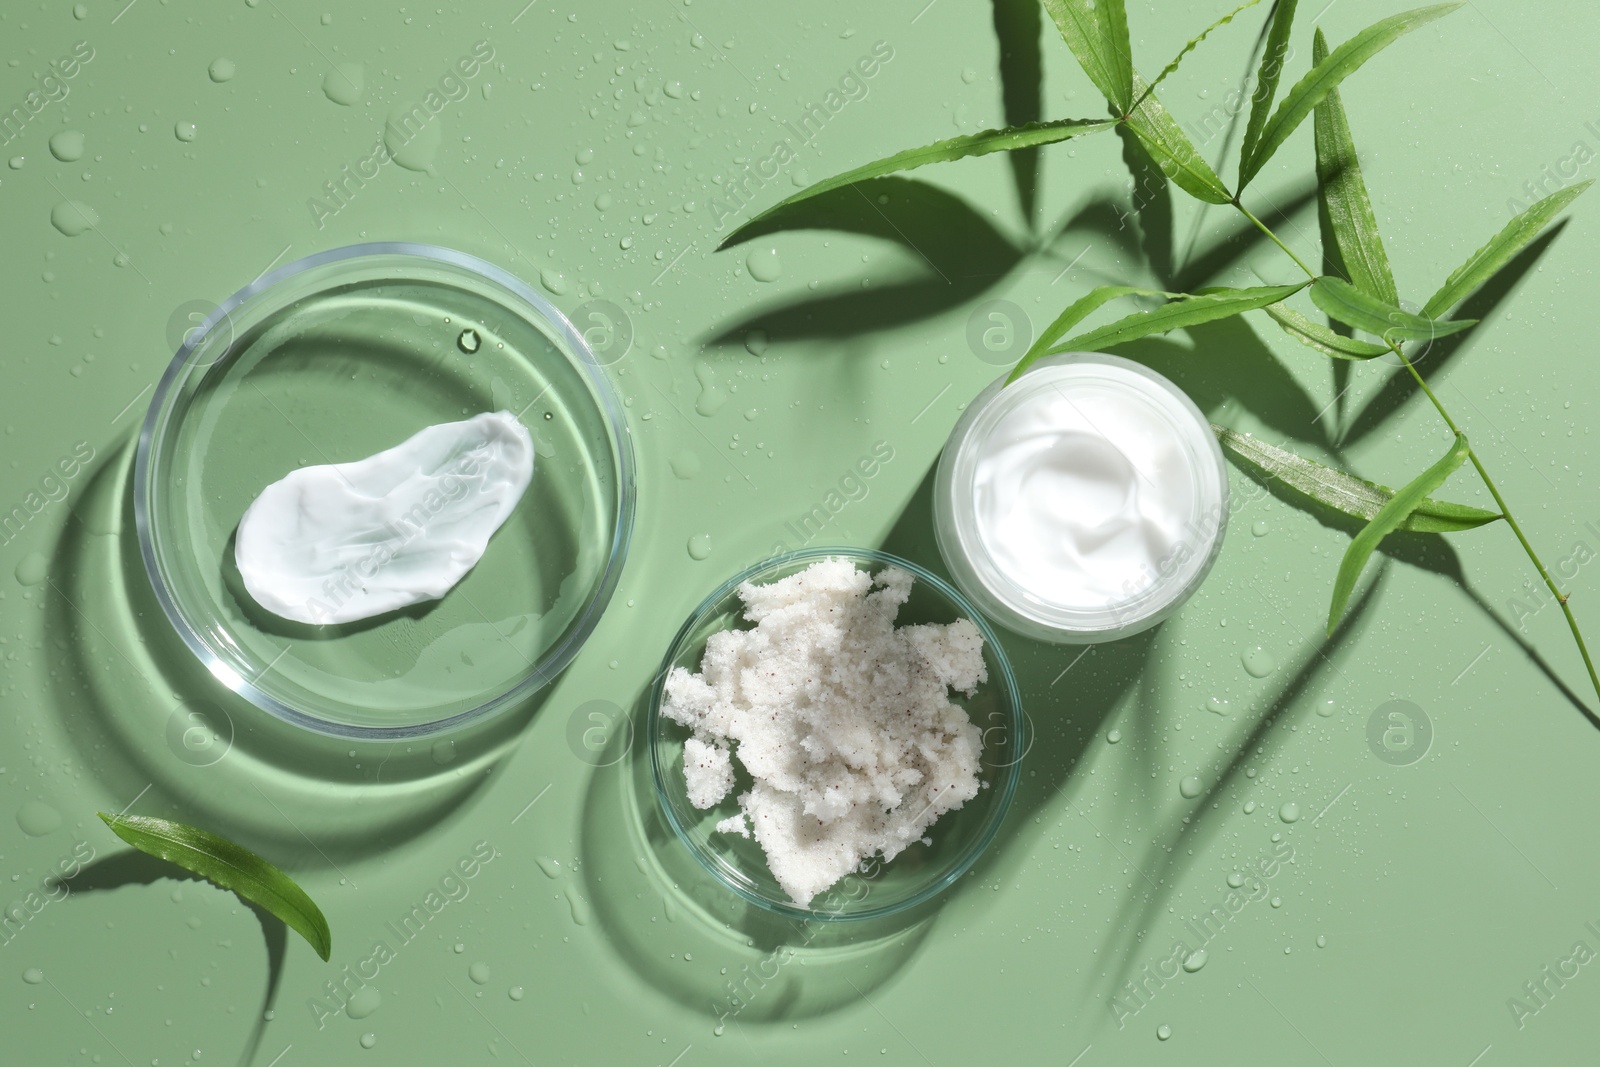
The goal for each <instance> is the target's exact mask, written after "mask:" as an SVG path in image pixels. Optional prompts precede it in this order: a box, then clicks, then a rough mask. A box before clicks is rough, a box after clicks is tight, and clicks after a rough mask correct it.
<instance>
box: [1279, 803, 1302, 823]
mask: <svg viewBox="0 0 1600 1067" xmlns="http://www.w3.org/2000/svg"><path fill="white" fill-rule="evenodd" d="M1278 818H1280V819H1282V820H1283V821H1284V822H1299V821H1300V805H1298V804H1296V803H1295V802H1294V801H1292V800H1291V801H1289V802H1288V803H1286V804H1284V806H1283V807H1281V808H1279V809H1278Z"/></svg>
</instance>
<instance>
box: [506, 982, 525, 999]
mask: <svg viewBox="0 0 1600 1067" xmlns="http://www.w3.org/2000/svg"><path fill="white" fill-rule="evenodd" d="M506 996H508V997H510V998H511V999H512V1000H521V999H522V998H523V996H524V994H523V990H522V987H521V986H519V985H514V986H512V987H511V988H510V989H508V990H506Z"/></svg>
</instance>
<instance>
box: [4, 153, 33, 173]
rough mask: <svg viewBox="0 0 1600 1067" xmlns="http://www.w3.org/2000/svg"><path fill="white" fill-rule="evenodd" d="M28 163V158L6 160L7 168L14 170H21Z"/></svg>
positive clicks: (19, 157) (18, 157) (13, 157)
mask: <svg viewBox="0 0 1600 1067" xmlns="http://www.w3.org/2000/svg"><path fill="white" fill-rule="evenodd" d="M27 161H28V157H27V156H12V157H11V158H10V159H8V160H6V166H8V167H10V168H11V169H12V170H21V169H22V165H23V164H24V163H26V162H27Z"/></svg>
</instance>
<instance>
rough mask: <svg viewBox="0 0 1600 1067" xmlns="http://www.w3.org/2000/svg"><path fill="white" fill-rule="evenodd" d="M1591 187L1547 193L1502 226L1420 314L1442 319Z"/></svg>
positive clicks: (1586, 184) (1581, 184)
mask: <svg viewBox="0 0 1600 1067" xmlns="http://www.w3.org/2000/svg"><path fill="white" fill-rule="evenodd" d="M1593 184H1594V179H1593V178H1591V179H1589V180H1588V181H1582V182H1579V183H1578V184H1576V185H1569V186H1568V187H1567V188H1565V189H1562V190H1560V191H1559V192H1555V193H1551V194H1550V195H1549V196H1547V197H1545V198H1544V199H1543V200H1540V201H1539V202H1538V203H1536V204H1534V205H1533V206H1532V207H1530V208H1528V209H1527V210H1526V211H1524V212H1522V213H1521V214H1519V215H1518V216H1517V217H1516V218H1514V219H1512V220H1511V221H1510V222H1508V223H1506V225H1505V228H1504V229H1502V230H1501V231H1500V232H1499V233H1497V234H1495V235H1494V236H1493V237H1492V238H1490V239H1489V243H1488V244H1486V245H1484V246H1483V247H1482V248H1480V249H1478V250H1477V251H1476V252H1474V253H1472V255H1471V256H1469V257H1468V259H1467V261H1466V262H1465V263H1463V264H1461V266H1459V267H1457V268H1456V270H1455V273H1453V274H1451V275H1450V277H1448V278H1446V279H1445V283H1444V284H1443V285H1442V286H1440V287H1439V291H1438V292H1437V293H1434V294H1433V295H1432V296H1431V297H1429V298H1428V302H1427V303H1426V304H1424V305H1422V313H1423V314H1424V315H1429V316H1435V315H1443V314H1444V313H1445V312H1447V311H1449V310H1450V309H1451V308H1453V307H1455V306H1456V305H1457V304H1459V303H1461V301H1463V300H1465V299H1466V298H1467V297H1468V296H1470V295H1472V291H1473V290H1474V289H1476V288H1478V286H1480V285H1482V284H1483V283H1484V282H1486V281H1488V280H1489V279H1490V278H1491V277H1493V276H1494V273H1495V271H1497V270H1499V269H1500V268H1501V267H1503V266H1505V265H1506V264H1507V263H1509V262H1511V260H1512V259H1513V258H1515V256H1516V254H1517V253H1518V252H1521V251H1522V250H1523V249H1524V248H1526V247H1528V242H1530V241H1532V240H1533V239H1534V238H1535V237H1537V236H1539V232H1540V231H1541V230H1543V229H1544V228H1545V227H1546V226H1548V225H1550V220H1552V219H1554V218H1555V217H1556V216H1557V215H1559V214H1560V213H1561V210H1562V209H1563V208H1565V207H1566V206H1567V205H1568V204H1570V203H1572V201H1574V200H1576V199H1577V198H1578V194H1580V193H1582V192H1583V191H1584V190H1585V189H1587V188H1589V186H1591V185H1593Z"/></svg>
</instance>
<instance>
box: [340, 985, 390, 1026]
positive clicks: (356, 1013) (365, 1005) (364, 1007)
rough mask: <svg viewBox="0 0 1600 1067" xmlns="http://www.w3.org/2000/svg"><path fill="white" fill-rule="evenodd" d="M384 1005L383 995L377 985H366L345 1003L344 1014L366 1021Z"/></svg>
mask: <svg viewBox="0 0 1600 1067" xmlns="http://www.w3.org/2000/svg"><path fill="white" fill-rule="evenodd" d="M382 1004H383V994H381V993H379V992H378V987H377V986H375V985H364V986H362V987H361V988H360V989H358V990H356V991H355V994H354V995H353V996H351V998H350V999H349V1000H348V1001H347V1002H346V1003H345V1006H344V1013H345V1014H346V1015H348V1016H350V1018H352V1019H365V1018H366V1017H367V1016H369V1015H371V1014H372V1013H373V1012H375V1011H377V1010H378V1008H379V1006H381V1005H382Z"/></svg>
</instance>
